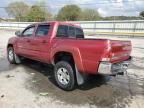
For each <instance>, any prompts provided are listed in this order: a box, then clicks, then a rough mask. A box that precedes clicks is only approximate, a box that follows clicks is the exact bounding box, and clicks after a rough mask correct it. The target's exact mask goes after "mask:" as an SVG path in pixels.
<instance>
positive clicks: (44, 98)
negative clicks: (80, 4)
mask: <svg viewBox="0 0 144 108" xmlns="http://www.w3.org/2000/svg"><path fill="white" fill-rule="evenodd" d="M11 36H14V31H7V30H0V108H143V106H144V101H143V100H144V38H124V37H115V38H114V37H108V38H110V39H118V40H131V41H132V45H133V51H132V56H133V60H132V64H131V66H130V67H129V69H128V72H127V73H126V74H125V75H124V76H120V75H119V76H116V77H112V76H101V75H96V76H94V75H93V76H90V77H89V79H88V81H87V82H86V83H85V84H84V85H83V86H79V87H77V88H76V89H75V90H74V91H70V92H66V91H63V90H61V89H59V88H58V87H57V86H56V84H55V81H54V78H53V68H52V67H51V66H49V65H47V64H42V63H40V62H36V61H32V60H24V61H23V63H22V64H20V65H11V64H9V63H8V61H7V59H6V44H7V41H8V38H10V37H11ZM86 38H107V37H102V36H89V37H88V36H87V37H86Z"/></svg>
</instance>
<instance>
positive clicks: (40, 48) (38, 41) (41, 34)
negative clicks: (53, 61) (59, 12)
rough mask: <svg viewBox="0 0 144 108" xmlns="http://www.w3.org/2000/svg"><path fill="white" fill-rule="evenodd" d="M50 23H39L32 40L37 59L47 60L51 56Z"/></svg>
mask: <svg viewBox="0 0 144 108" xmlns="http://www.w3.org/2000/svg"><path fill="white" fill-rule="evenodd" d="M49 29H50V25H49V24H40V25H37V29H36V31H35V35H34V38H33V40H32V41H31V47H32V50H33V53H35V59H37V60H40V61H43V62H47V61H48V57H49V37H48V36H49V35H48V34H49Z"/></svg>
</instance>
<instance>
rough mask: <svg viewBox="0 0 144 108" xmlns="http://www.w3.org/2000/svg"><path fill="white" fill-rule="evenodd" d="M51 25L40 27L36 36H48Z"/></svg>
mask: <svg viewBox="0 0 144 108" xmlns="http://www.w3.org/2000/svg"><path fill="white" fill-rule="evenodd" d="M49 29H50V25H39V26H38V28H37V30H36V36H46V35H47V34H48V32H49Z"/></svg>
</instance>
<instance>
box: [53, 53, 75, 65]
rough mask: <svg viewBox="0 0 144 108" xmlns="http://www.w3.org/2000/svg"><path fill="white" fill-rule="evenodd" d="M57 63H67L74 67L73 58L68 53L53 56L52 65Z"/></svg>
mask: <svg viewBox="0 0 144 108" xmlns="http://www.w3.org/2000/svg"><path fill="white" fill-rule="evenodd" d="M59 61H67V62H68V63H70V64H72V65H74V58H73V56H72V54H71V53H69V52H58V53H56V54H55V56H54V63H55V64H56V63H57V62H59Z"/></svg>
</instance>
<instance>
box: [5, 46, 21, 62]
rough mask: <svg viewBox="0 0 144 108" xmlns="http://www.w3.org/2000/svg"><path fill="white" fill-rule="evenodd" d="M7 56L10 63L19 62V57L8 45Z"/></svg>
mask: <svg viewBox="0 0 144 108" xmlns="http://www.w3.org/2000/svg"><path fill="white" fill-rule="evenodd" d="M7 58H8V61H9V62H10V63H11V64H19V63H20V62H21V60H20V57H19V56H18V55H17V54H15V52H14V49H13V47H8V49H7Z"/></svg>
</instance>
